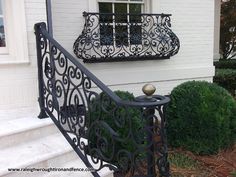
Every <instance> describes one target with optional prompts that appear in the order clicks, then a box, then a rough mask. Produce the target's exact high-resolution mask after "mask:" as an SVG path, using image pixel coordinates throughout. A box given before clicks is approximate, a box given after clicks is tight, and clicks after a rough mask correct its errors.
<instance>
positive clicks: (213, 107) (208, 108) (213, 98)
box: [167, 81, 236, 154]
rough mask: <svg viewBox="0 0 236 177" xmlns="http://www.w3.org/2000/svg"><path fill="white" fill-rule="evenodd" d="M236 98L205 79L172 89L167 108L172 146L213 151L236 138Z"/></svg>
mask: <svg viewBox="0 0 236 177" xmlns="http://www.w3.org/2000/svg"><path fill="white" fill-rule="evenodd" d="M235 117H236V102H235V100H234V99H233V98H232V96H231V95H230V94H229V93H228V92H227V91H226V90H225V89H224V88H222V87H219V86H217V85H216V84H212V83H208V82H205V81H189V82H185V83H183V84H181V85H179V86H177V87H176V88H174V89H173V91H172V93H171V103H170V105H169V106H168V108H167V120H168V124H167V136H168V142H169V144H170V145H171V146H172V147H182V148H185V149H187V150H190V151H192V152H194V153H196V154H214V153H217V152H218V151H219V150H220V149H222V148H225V147H228V146H230V145H231V144H233V143H234V142H235V138H236V128H235V127H236V118H235Z"/></svg>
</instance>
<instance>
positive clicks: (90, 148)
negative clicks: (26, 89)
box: [35, 23, 170, 177]
mask: <svg viewBox="0 0 236 177" xmlns="http://www.w3.org/2000/svg"><path fill="white" fill-rule="evenodd" d="M35 33H36V39H37V40H36V45H37V56H38V57H37V59H38V72H39V82H38V84H39V105H40V111H41V112H40V116H39V117H40V118H45V117H47V116H49V117H50V118H51V119H52V120H53V122H54V124H55V125H56V126H57V127H58V129H59V130H60V131H61V133H62V134H63V136H64V137H65V138H66V140H67V141H68V142H69V144H70V145H71V146H72V148H73V149H74V151H75V152H76V153H77V154H78V156H79V157H80V158H81V159H82V160H83V162H84V163H85V165H86V166H87V168H91V169H93V170H94V171H92V172H91V173H92V174H93V176H95V177H100V174H99V172H100V171H101V170H102V169H104V168H108V169H110V170H113V171H115V172H117V171H119V172H120V171H122V172H127V173H128V172H129V174H130V176H132V177H137V176H139V177H154V176H155V174H157V173H158V171H159V174H160V175H159V176H165V177H169V176H170V174H169V164H168V161H167V156H168V154H167V143H166V133H165V125H166V118H165V109H166V106H167V104H168V103H169V101H170V99H169V98H168V97H165V96H161V95H153V99H154V101H150V100H146V99H142V97H140V98H141V100H140V99H139V101H137V100H123V99H121V98H120V97H119V96H117V95H116V93H114V92H113V91H111V90H110V89H109V88H108V87H107V86H106V85H105V84H103V83H102V82H101V81H100V80H99V79H98V78H97V77H96V76H95V75H93V74H92V73H91V72H90V71H88V70H87V69H86V68H85V67H84V65H82V64H81V63H80V62H79V61H78V60H77V59H75V58H74V57H73V56H72V55H71V54H70V53H68V52H67V51H66V50H65V49H64V48H63V47H62V46H61V45H60V44H59V43H58V42H57V41H56V40H55V39H53V38H52V37H51V36H50V34H49V33H48V32H47V30H46V24H45V23H38V24H36V25H35ZM111 106H112V107H111ZM94 113H96V114H94ZM134 116H135V117H136V120H138V121H139V122H141V123H142V124H139V125H142V126H139V127H138V128H135V127H134V123H135V122H134V121H133V117H134ZM105 117H106V119H105ZM136 123H137V122H136ZM123 129H125V130H127V131H123V132H122V133H121V130H123ZM137 135H141V137H142V138H141V139H140V136H137ZM121 144H122V146H119V145H121ZM123 145H124V146H123ZM126 145H127V146H128V145H132V146H130V148H128V149H127V148H126ZM118 147H120V148H118ZM150 155H152V157H153V158H149V157H150ZM148 159H149V160H148ZM147 164H149V165H147ZM120 176H121V177H124V176H125V175H124V174H121V175H120Z"/></svg>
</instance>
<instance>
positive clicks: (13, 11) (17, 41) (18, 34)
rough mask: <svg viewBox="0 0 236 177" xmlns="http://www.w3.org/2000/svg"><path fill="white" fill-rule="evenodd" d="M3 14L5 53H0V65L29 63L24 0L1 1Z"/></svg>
mask: <svg viewBox="0 0 236 177" xmlns="http://www.w3.org/2000/svg"><path fill="white" fill-rule="evenodd" d="M2 2H3V4H4V5H3V12H5V14H4V16H5V22H4V25H5V26H6V27H5V36H6V37H5V40H6V49H7V51H5V52H0V64H1V65H2V64H17V63H29V56H28V40H27V29H26V15H25V2H24V0H17V1H16V0H2Z"/></svg>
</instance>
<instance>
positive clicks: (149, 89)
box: [142, 84, 156, 97]
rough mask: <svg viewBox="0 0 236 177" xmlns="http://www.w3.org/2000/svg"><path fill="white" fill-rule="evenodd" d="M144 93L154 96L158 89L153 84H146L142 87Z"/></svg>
mask: <svg viewBox="0 0 236 177" xmlns="http://www.w3.org/2000/svg"><path fill="white" fill-rule="evenodd" d="M142 91H143V93H144V94H145V95H147V96H148V97H150V96H152V95H153V93H154V92H155V91H156V87H155V86H154V85H152V84H146V85H144V86H143V89H142Z"/></svg>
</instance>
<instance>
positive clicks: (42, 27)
mask: <svg viewBox="0 0 236 177" xmlns="http://www.w3.org/2000/svg"><path fill="white" fill-rule="evenodd" d="M35 27H36V28H38V30H41V33H42V34H43V35H44V36H45V37H46V38H47V39H48V40H49V41H50V42H51V43H52V44H53V45H55V46H56V47H57V48H58V49H59V50H60V51H61V52H62V53H63V54H64V55H65V57H67V58H68V60H70V61H71V62H72V63H73V64H74V65H76V66H77V67H79V69H80V70H81V71H82V72H83V73H84V74H85V75H86V76H87V77H89V79H91V80H92V81H93V82H94V83H95V84H96V85H97V86H98V87H99V88H100V89H101V90H102V91H103V92H105V93H106V94H107V95H108V96H109V97H110V98H111V99H112V100H113V101H115V102H116V103H117V104H118V105H123V106H136V107H154V106H158V105H163V104H167V103H168V102H169V98H168V97H164V96H160V95H156V96H155V98H156V101H153V102H150V100H147V101H146V102H145V101H142V102H136V101H125V100H122V99H121V98H120V97H118V96H117V95H116V94H115V93H114V92H113V91H112V90H111V89H109V88H108V87H107V86H106V85H105V84H104V83H103V82H101V81H100V80H99V79H98V78H97V77H96V76H95V75H94V74H92V73H91V72H90V71H89V70H87V69H86V68H85V67H84V66H83V65H82V64H81V63H80V62H79V61H78V60H77V59H75V57H74V56H72V55H71V54H70V53H69V52H67V51H66V50H65V49H64V48H63V47H62V46H61V45H60V44H59V43H58V42H57V41H56V40H55V39H53V38H52V37H51V36H50V35H49V34H48V32H47V30H46V24H45V23H38V24H36V25H35Z"/></svg>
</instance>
